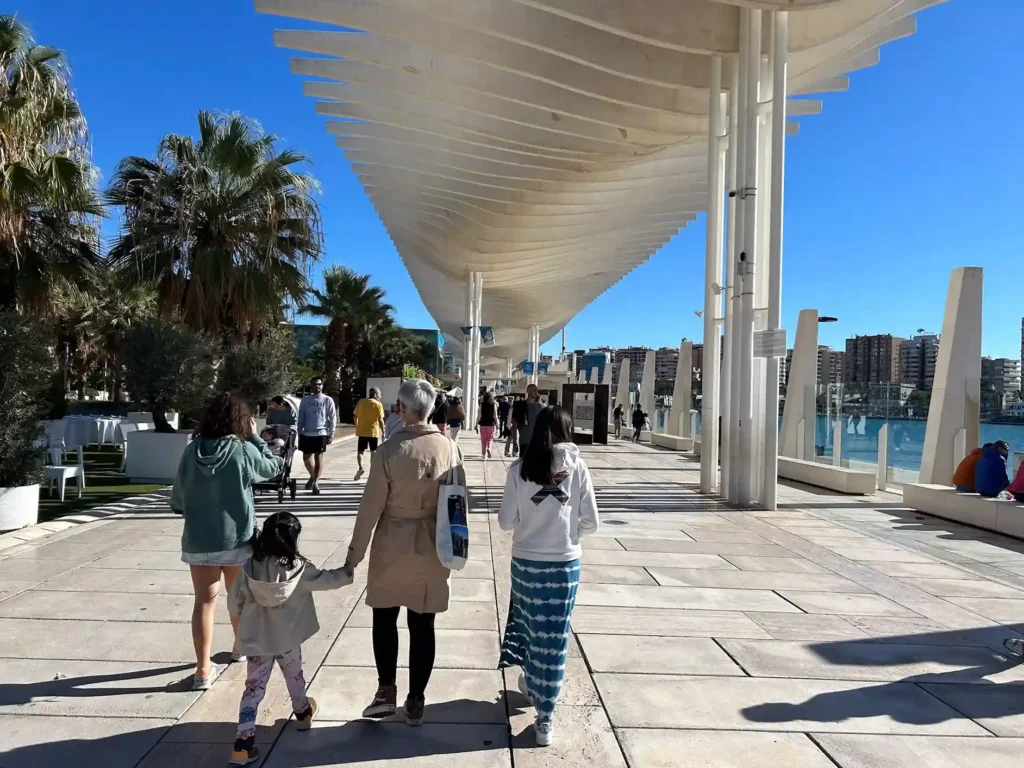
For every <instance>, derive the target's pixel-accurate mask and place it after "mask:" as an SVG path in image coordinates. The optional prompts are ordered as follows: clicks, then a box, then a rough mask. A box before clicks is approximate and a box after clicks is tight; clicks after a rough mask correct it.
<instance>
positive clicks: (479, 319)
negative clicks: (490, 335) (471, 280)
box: [473, 272, 484, 423]
mask: <svg viewBox="0 0 1024 768" xmlns="http://www.w3.org/2000/svg"><path fill="white" fill-rule="evenodd" d="M483 312H484V276H483V273H482V272H477V273H476V307H475V311H474V314H475V315H476V327H475V328H474V330H473V333H474V335H475V341H474V343H473V352H474V362H473V372H474V374H475V376H476V380H475V382H474V383H475V384H476V388H475V389H474V390H473V422H474V423H476V417H477V415H478V413H477V412H478V410H479V405H478V403H477V393H478V392H479V391H480V358H481V346H482V344H483V336H482V334H481V333H480V327H481V326H482V325H483Z"/></svg>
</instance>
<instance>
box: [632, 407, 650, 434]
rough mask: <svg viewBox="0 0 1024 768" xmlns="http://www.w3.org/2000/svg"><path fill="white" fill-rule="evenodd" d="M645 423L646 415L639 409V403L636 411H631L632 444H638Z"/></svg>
mask: <svg viewBox="0 0 1024 768" xmlns="http://www.w3.org/2000/svg"><path fill="white" fill-rule="evenodd" d="M646 423H647V414H646V413H644V409H643V408H641V407H640V403H637V404H636V410H635V411H633V442H634V443H639V442H640V433H641V432H643V429H644V425H645V424H646Z"/></svg>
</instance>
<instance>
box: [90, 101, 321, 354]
mask: <svg viewBox="0 0 1024 768" xmlns="http://www.w3.org/2000/svg"><path fill="white" fill-rule="evenodd" d="M198 120H199V136H198V138H197V139H193V138H192V137H191V136H178V135H174V134H171V135H168V136H165V137H164V138H163V140H162V141H161V142H160V145H159V148H158V150H157V156H156V158H155V159H153V160H150V159H149V158H145V157H126V158H125V159H124V160H122V161H121V162H120V163H119V164H118V166H117V170H116V171H115V173H114V177H113V181H112V183H111V185H110V188H109V189H108V190H107V193H106V199H107V202H108V203H110V204H111V205H115V206H118V207H120V208H122V209H123V211H124V226H123V229H122V234H121V237H120V239H119V241H118V242H117V243H116V244H115V245H114V247H113V248H112V249H111V253H110V255H109V258H110V260H111V262H112V264H114V265H115V266H117V267H119V268H125V269H131V270H133V271H134V273H135V274H136V276H137V279H139V280H140V281H143V282H152V283H154V284H155V285H156V286H157V291H158V295H159V299H160V305H161V308H162V310H163V311H164V313H165V314H167V315H168V316H170V315H177V316H178V317H180V318H181V320H182V321H184V322H185V323H186V324H187V325H189V326H190V327H192V328H193V329H195V330H198V331H204V332H211V333H223V334H230V335H233V336H234V337H235V338H236V339H237V338H240V337H241V336H243V335H248V337H249V338H253V337H254V336H255V335H256V333H257V331H258V330H259V329H260V328H261V327H264V326H266V325H269V324H272V323H274V322H278V321H280V320H283V319H284V317H283V312H282V307H283V306H285V305H286V304H289V303H290V304H294V305H298V304H301V303H302V302H303V301H304V300H305V297H306V292H307V290H308V284H307V281H306V272H307V269H308V267H309V265H310V264H311V263H312V262H314V261H316V260H317V259H319V258H320V252H321V247H322V238H321V230H320V210H319V207H318V206H317V203H316V201H315V199H314V195H315V193H316V192H317V190H318V188H319V187H318V184H317V182H316V180H315V179H314V178H313V177H312V176H309V175H307V174H305V173H303V172H301V171H299V170H297V169H296V166H298V165H302V164H304V163H306V162H308V161H307V158H306V157H305V156H304V155H301V154H299V153H297V152H293V151H291V150H284V151H281V152H278V151H277V150H276V148H275V145H276V143H277V137H276V136H274V135H273V134H268V133H264V131H263V129H262V127H260V125H259V124H258V123H256V122H255V121H253V120H249V119H246V118H244V117H241V116H238V115H231V116H217V115H213V114H211V113H209V112H200V113H199V118H198Z"/></svg>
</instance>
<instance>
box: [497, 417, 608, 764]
mask: <svg viewBox="0 0 1024 768" xmlns="http://www.w3.org/2000/svg"><path fill="white" fill-rule="evenodd" d="M571 437H572V422H571V421H570V419H569V414H568V413H567V412H566V411H565V410H564V409H563V408H557V407H554V406H549V407H547V408H545V409H544V410H543V411H541V412H540V413H539V414H538V415H537V420H536V422H535V426H534V428H533V436H532V437H531V439H530V444H529V445H528V446H523V457H522V458H521V459H520V460H519V461H517V462H515V463H514V464H513V465H512V466H511V467H509V471H508V479H507V481H506V483H505V498H504V500H503V501H502V503H501V510H500V511H499V512H498V525H500V526H501V529H502V530H503V531H509V530H514V531H515V534H514V536H513V539H512V599H511V601H510V602H511V605H510V607H509V613H508V624H507V625H506V627H505V639H504V642H503V643H502V646H501V660H500V661H499V662H498V667H499V668H500V669H503V668H505V667H512V666H520V667H522V669H523V675H522V677H520V678H519V690H520V691H521V692H522V693H523V695H524V696H526V698H528V699H530V700H531V701H532V702H533V704H534V706H535V707H536V709H537V719H536V722H535V723H534V730H535V732H536V736H537V745H538V746H541V747H546V746H548V745H549V744H551V741H552V739H553V738H554V728H553V725H552V719H553V717H554V713H555V703H556V702H557V701H558V694H559V693H560V691H561V689H562V679H563V678H564V676H565V661H566V657H567V656H568V654H569V632H570V629H569V622H570V619H571V618H572V609H573V607H574V606H575V605H576V589H577V587H578V586H579V582H580V553H581V550H580V536H584V535H586V534H588V533H593V532H594V531H596V530H597V527H598V524H599V521H598V514H597V502H596V501H595V499H594V484H593V482H592V481H591V479H590V470H589V469H587V465H586V463H585V462H584V461H583V459H582V457H580V451H579V448H577V447H576V446H575V445H574V444H573V443H572V442H571Z"/></svg>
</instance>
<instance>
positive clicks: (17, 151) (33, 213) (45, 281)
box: [0, 15, 103, 311]
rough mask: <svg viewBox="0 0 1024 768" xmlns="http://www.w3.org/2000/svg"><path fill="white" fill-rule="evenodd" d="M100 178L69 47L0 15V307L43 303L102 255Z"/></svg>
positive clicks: (80, 277) (35, 306) (75, 280)
mask: <svg viewBox="0 0 1024 768" xmlns="http://www.w3.org/2000/svg"><path fill="white" fill-rule="evenodd" d="M95 178H96V172H95V168H94V166H93V165H92V162H91V160H90V157H89V148H88V143H87V134H86V126H85V120H84V118H83V117H82V113H81V110H80V109H79V106H78V101H77V100H76V98H75V95H74V94H73V93H72V91H71V87H70V85H69V75H68V70H67V67H66V64H65V61H64V54H63V53H62V52H61V51H58V50H56V49H54V48H49V47H47V46H44V45H36V44H35V42H34V41H33V40H32V37H31V36H30V35H29V32H28V29H27V28H26V27H25V26H24V25H23V24H21V23H20V22H19V21H18V20H17V19H16V18H15V17H14V16H10V15H4V16H0V309H14V308H18V307H20V308H22V309H29V310H34V311H39V310H42V309H45V308H47V307H48V306H49V302H50V300H51V299H52V298H53V291H54V290H55V288H57V287H58V286H59V285H61V284H62V283H63V284H70V285H75V284H77V283H79V282H80V281H82V280H83V278H84V277H85V276H86V275H87V274H88V271H89V269H90V268H91V267H92V266H93V265H95V264H96V263H97V262H98V260H99V256H98V250H99V248H98V246H99V235H98V232H97V230H96V227H95V226H94V224H93V219H92V217H94V216H99V215H102V214H103V207H102V205H101V203H100V200H99V198H98V197H97V195H96V193H95V191H94V189H93V186H94V182H95Z"/></svg>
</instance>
